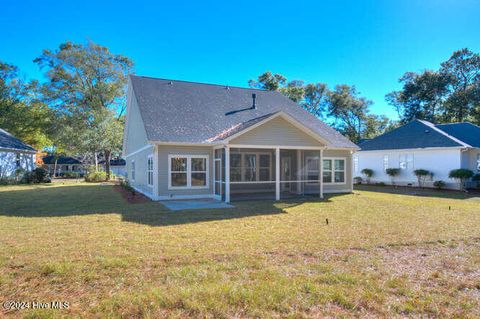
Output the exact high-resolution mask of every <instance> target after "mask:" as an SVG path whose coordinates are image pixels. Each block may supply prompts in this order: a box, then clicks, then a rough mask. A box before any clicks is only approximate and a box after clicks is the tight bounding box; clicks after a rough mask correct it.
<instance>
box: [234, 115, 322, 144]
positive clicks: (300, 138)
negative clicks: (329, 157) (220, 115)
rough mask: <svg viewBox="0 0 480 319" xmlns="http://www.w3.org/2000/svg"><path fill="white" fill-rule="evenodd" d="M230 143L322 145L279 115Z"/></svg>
mask: <svg viewBox="0 0 480 319" xmlns="http://www.w3.org/2000/svg"><path fill="white" fill-rule="evenodd" d="M230 144H244V145H283V146H313V147H317V146H322V144H321V143H320V142H319V141H317V140H316V139H314V138H313V137H311V136H310V135H308V134H306V133H305V132H303V131H302V130H300V129H298V128H297V127H295V126H294V125H292V124H290V123H289V122H287V121H286V120H285V119H283V118H281V117H277V118H274V119H272V120H271V121H268V122H266V123H265V124H262V125H261V126H259V127H256V128H254V129H252V130H250V131H248V132H246V133H244V134H242V135H240V136H239V137H237V138H235V139H233V140H232V141H231V142H230ZM232 146H234V145H232Z"/></svg>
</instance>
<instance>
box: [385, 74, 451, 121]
mask: <svg viewBox="0 0 480 319" xmlns="http://www.w3.org/2000/svg"><path fill="white" fill-rule="evenodd" d="M399 82H400V83H402V84H403V87H402V90H401V91H395V92H392V93H390V94H388V95H387V96H386V99H387V101H388V102H389V103H390V104H391V105H393V106H394V107H395V108H396V110H397V113H398V115H399V117H400V118H401V120H402V123H408V122H410V121H412V120H414V119H423V120H427V121H431V122H435V121H436V120H438V119H439V117H440V116H441V112H442V111H443V109H442V106H443V101H444V99H445V94H446V93H447V85H448V82H449V76H448V75H445V74H442V73H439V72H434V71H424V72H423V73H421V74H416V73H414V72H407V73H405V74H404V75H403V76H402V77H401V78H400V80H399Z"/></svg>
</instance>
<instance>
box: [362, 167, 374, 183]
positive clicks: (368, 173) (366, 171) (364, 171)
mask: <svg viewBox="0 0 480 319" xmlns="http://www.w3.org/2000/svg"><path fill="white" fill-rule="evenodd" d="M361 173H362V174H363V175H365V177H366V180H367V184H370V178H371V177H372V176H373V170H371V169H369V168H364V169H362V171H361Z"/></svg>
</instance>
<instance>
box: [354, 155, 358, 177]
mask: <svg viewBox="0 0 480 319" xmlns="http://www.w3.org/2000/svg"><path fill="white" fill-rule="evenodd" d="M353 171H354V172H355V173H358V157H357V156H355V157H354V158H353Z"/></svg>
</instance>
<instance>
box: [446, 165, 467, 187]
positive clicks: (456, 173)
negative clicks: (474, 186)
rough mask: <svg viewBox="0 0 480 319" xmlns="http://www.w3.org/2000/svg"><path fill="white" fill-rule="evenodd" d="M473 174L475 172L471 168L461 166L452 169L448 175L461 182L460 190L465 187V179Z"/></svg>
mask: <svg viewBox="0 0 480 319" xmlns="http://www.w3.org/2000/svg"><path fill="white" fill-rule="evenodd" d="M472 176H473V172H472V171H471V170H469V169H465V168H459V169H454V170H451V171H450V173H449V174H448V177H450V178H451V179H454V180H457V181H459V182H460V190H464V189H465V181H466V180H467V179H469V178H471V177H472Z"/></svg>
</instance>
